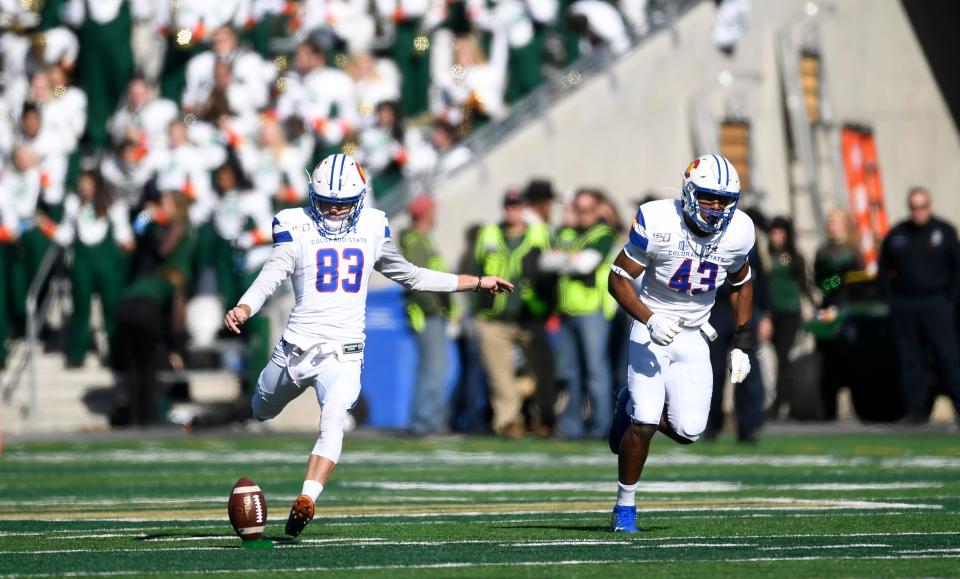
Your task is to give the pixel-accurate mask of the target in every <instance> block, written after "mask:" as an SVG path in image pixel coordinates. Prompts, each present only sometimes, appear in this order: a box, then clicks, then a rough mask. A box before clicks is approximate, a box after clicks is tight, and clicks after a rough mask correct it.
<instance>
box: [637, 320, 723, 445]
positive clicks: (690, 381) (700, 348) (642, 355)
mask: <svg viewBox="0 0 960 579" xmlns="http://www.w3.org/2000/svg"><path fill="white" fill-rule="evenodd" d="M628 356H629V364H628V366H627V388H629V390H630V404H628V405H627V413H628V414H629V415H630V416H631V417H632V418H633V420H634V421H635V422H638V423H640V424H659V423H660V416H661V414H662V413H663V408H664V404H666V407H667V420H668V421H669V423H670V426H671V427H672V428H673V430H675V431H676V432H677V434H679V435H680V436H682V437H684V438H687V439H689V440H697V439H698V438H700V435H701V434H703V431H704V430H705V429H706V427H707V416H708V415H709V414H710V395H711V394H712V392H713V372H712V371H711V368H710V349H709V347H708V345H707V340H706V338H705V337H704V336H703V334H702V333H701V331H700V329H699V328H683V329H681V330H680V333H679V334H677V336H676V337H675V338H674V339H673V342H672V343H671V344H670V345H669V346H658V345H657V344H654V343H653V342H652V341H651V340H650V331H649V330H647V326H645V325H644V324H641V323H640V322H638V321H636V320H634V322H633V325H632V326H631V328H630V345H629V350H628Z"/></svg>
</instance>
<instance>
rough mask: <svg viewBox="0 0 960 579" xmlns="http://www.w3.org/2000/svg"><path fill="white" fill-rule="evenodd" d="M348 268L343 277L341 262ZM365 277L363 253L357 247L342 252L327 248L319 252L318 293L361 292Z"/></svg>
mask: <svg viewBox="0 0 960 579" xmlns="http://www.w3.org/2000/svg"><path fill="white" fill-rule="evenodd" d="M341 261H342V262H343V263H344V264H345V265H346V266H347V268H346V269H347V270H346V273H345V274H344V275H343V276H342V277H341V275H340V262H341ZM362 277H363V251H362V250H360V249H357V248H356V247H347V248H344V249H343V250H342V251H340V250H337V249H334V248H332V247H325V248H323V249H320V250H318V251H317V291H318V292H335V291H337V290H338V289H341V288H342V289H343V291H345V292H349V293H356V292H358V291H360V279H361V278H362Z"/></svg>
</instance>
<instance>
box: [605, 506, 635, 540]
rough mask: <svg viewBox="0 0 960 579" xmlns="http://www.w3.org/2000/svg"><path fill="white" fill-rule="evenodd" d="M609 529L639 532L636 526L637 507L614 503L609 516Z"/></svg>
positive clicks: (616, 531) (619, 531)
mask: <svg viewBox="0 0 960 579" xmlns="http://www.w3.org/2000/svg"><path fill="white" fill-rule="evenodd" d="M610 530H611V531H613V532H614V533H639V532H640V529H638V528H637V507H625V506H621V505H616V506H614V507H613V516H612V517H610Z"/></svg>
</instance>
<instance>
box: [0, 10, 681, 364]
mask: <svg viewBox="0 0 960 579" xmlns="http://www.w3.org/2000/svg"><path fill="white" fill-rule="evenodd" d="M648 4H649V5H648ZM661 4H666V2H662V3H661V2H652V3H647V2H645V1H643V0H623V1H621V2H620V3H619V4H616V5H615V4H610V3H607V2H603V1H601V0H577V1H575V2H570V1H567V0H564V1H563V2H561V1H559V0H504V1H500V2H496V3H490V2H485V1H483V0H454V1H445V0H444V1H439V0H378V1H377V2H369V3H368V2H356V1H353V0H296V1H290V0H218V1H216V2H213V1H210V0H177V1H176V2H169V1H166V0H96V1H92V0H45V1H44V0H38V1H32V2H21V1H19V0H0V48H2V55H0V87H2V97H0V118H2V119H3V122H0V270H2V274H0V275H2V283H0V327H2V330H0V334H2V335H0V343H2V344H3V346H4V347H3V348H0V366H2V365H4V364H5V363H6V357H7V353H8V352H7V349H8V348H7V343H6V339H7V338H8V337H10V336H17V335H22V334H23V332H24V326H25V315H26V311H25V303H26V295H27V290H28V288H29V286H30V283H31V281H32V280H33V279H34V277H35V275H36V273H37V271H38V268H39V266H40V264H41V262H42V260H43V258H44V255H45V254H46V253H47V251H48V250H49V249H50V247H51V246H53V245H59V246H61V247H64V248H69V249H71V251H68V252H67V254H68V256H69V260H68V261H67V262H66V267H67V270H68V272H69V276H70V278H71V281H72V291H73V296H72V297H73V302H74V304H73V308H74V312H75V315H74V317H73V319H72V320H71V328H70V330H69V332H68V334H69V343H68V345H67V346H66V349H67V352H68V355H67V365H68V366H69V367H75V366H80V365H83V364H84V363H85V357H86V354H87V350H88V349H89V348H90V346H91V340H90V331H89V328H88V323H89V322H88V320H89V317H90V307H89V304H90V299H91V295H92V294H97V295H98V296H99V298H100V301H101V303H102V304H103V306H104V307H103V315H104V318H105V327H106V330H107V334H108V335H109V336H110V338H111V339H113V338H115V337H116V336H115V334H116V332H118V331H119V330H120V329H122V328H128V326H129V324H128V323H127V322H129V321H130V320H121V319H118V316H119V317H120V318H122V317H123V316H124V314H123V312H127V313H128V314H132V313H133V311H134V310H133V309H131V308H129V307H127V308H124V307H123V302H124V301H125V300H130V299H132V298H134V297H143V294H144V293H145V292H146V293H150V294H151V299H154V300H156V301H157V302H158V303H159V304H160V306H161V308H162V309H163V311H165V312H170V311H175V310H176V309H177V303H178V300H179V299H180V298H181V297H183V296H193V295H196V294H197V293H203V292H211V291H212V292H216V293H218V294H219V295H220V297H221V298H222V300H223V301H224V302H225V303H232V301H231V300H234V299H235V297H236V295H237V291H238V288H240V286H242V285H243V281H244V279H245V276H247V275H249V274H250V273H251V272H255V271H256V270H257V268H258V266H259V265H260V264H261V263H262V262H263V259H264V255H265V252H268V251H269V242H270V218H271V215H272V214H273V213H274V212H276V211H277V210H279V209H282V208H285V207H288V206H291V205H297V204H302V203H303V202H304V201H305V199H306V193H307V173H306V170H307V169H309V168H310V167H312V166H313V165H314V164H315V163H316V162H317V161H318V160H320V159H322V158H323V157H324V156H326V155H327V154H330V153H332V152H339V151H342V152H347V153H350V154H352V155H354V156H355V157H356V158H357V159H358V160H359V161H360V162H361V163H362V164H363V165H364V166H365V167H366V168H367V171H368V173H369V174H370V176H371V181H372V187H371V189H372V195H370V196H368V203H372V204H374V205H375V204H376V198H377V197H378V196H380V195H382V194H385V193H387V192H388V191H389V190H390V189H391V187H392V186H393V185H394V184H396V183H398V182H399V181H401V180H403V179H408V180H410V181H411V182H413V183H415V184H416V186H417V187H418V188H420V189H421V190H422V189H424V188H426V187H428V186H429V184H430V182H431V180H432V179H433V176H434V175H435V174H436V173H437V172H438V171H446V170H451V169H454V168H456V167H458V166H461V165H463V164H464V163H466V162H467V161H469V159H470V155H471V153H470V152H469V150H468V149H466V148H464V147H462V146H460V145H459V142H460V141H461V140H462V139H463V138H464V136H466V135H467V134H469V133H470V132H471V131H473V130H474V129H475V128H477V127H478V126H480V125H482V124H484V123H486V122H489V121H490V120H497V119H499V118H501V117H503V116H504V115H505V114H506V111H507V110H508V108H509V106H510V104H511V103H514V102H516V101H517V100H519V99H521V98H523V97H524V96H525V95H528V94H529V93H530V92H532V91H533V90H535V89H536V88H537V87H538V86H539V85H540V84H541V83H543V81H544V78H545V76H546V75H547V74H548V73H549V71H550V70H551V69H559V68H560V67H563V66H565V65H566V64H568V63H572V62H574V61H576V60H577V59H578V58H579V57H580V56H581V55H584V54H590V53H598V54H600V53H608V52H613V53H619V52H622V51H623V50H624V49H625V48H626V47H627V46H629V44H630V42H631V40H630V39H631V38H633V37H636V36H638V35H642V34H643V33H644V32H645V31H646V30H647V28H648V27H649V26H648V21H649V15H650V14H651V13H653V12H656V11H657V10H660V9H661V7H660V5H661ZM91 264H92V265H91ZM225 264H226V265H225ZM145 280H146V281H149V282H150V283H145ZM211 280H212V281H211ZM147 286H150V288H149V291H147V290H146V289H144V288H146V287H147ZM154 329H156V328H152V330H154ZM164 331H165V332H166V333H167V334H171V332H172V334H176V333H177V332H176V328H175V327H169V328H165V329H164ZM172 334H171V335H172ZM174 342H176V340H174Z"/></svg>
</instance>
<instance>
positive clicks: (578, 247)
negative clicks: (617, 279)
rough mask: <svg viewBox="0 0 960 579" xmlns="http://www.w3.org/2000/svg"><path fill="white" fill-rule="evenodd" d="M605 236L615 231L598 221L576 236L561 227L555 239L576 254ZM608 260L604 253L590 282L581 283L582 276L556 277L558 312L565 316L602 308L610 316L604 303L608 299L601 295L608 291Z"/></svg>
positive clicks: (570, 229) (591, 311) (594, 311)
mask: <svg viewBox="0 0 960 579" xmlns="http://www.w3.org/2000/svg"><path fill="white" fill-rule="evenodd" d="M608 235H609V236H611V237H612V236H615V235H616V232H615V231H614V230H613V228H611V227H610V226H609V225H606V224H603V223H598V224H596V225H594V226H593V227H591V228H589V229H587V230H586V231H584V232H583V233H582V234H580V235H577V232H576V230H575V229H573V228H569V227H568V228H565V229H563V230H561V231H560V234H559V235H558V236H557V240H558V241H559V243H560V246H561V248H563V249H564V250H565V251H568V252H571V253H576V252H578V251H583V250H584V249H586V248H587V247H589V246H590V245H592V244H594V243H596V242H597V240H599V239H600V238H602V237H604V236H608ZM611 253H612V252H611ZM612 263H613V259H612V258H611V256H610V255H607V256H604V259H603V261H602V262H601V263H600V265H599V266H598V267H597V270H596V271H595V272H594V276H595V277H594V283H592V284H587V283H585V282H584V281H583V278H582V277H580V278H574V277H571V276H569V275H562V276H560V282H559V287H558V292H557V293H558V294H559V300H560V304H559V310H560V313H561V314H564V315H567V316H584V315H588V314H593V313H596V312H597V311H601V310H602V311H603V312H604V314H605V315H610V314H609V313H608V309H609V308H608V307H607V304H606V302H607V301H608V300H606V299H605V298H606V296H607V294H608V292H607V278H608V275H609V274H610V265H611V264H612ZM614 311H616V310H614Z"/></svg>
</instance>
